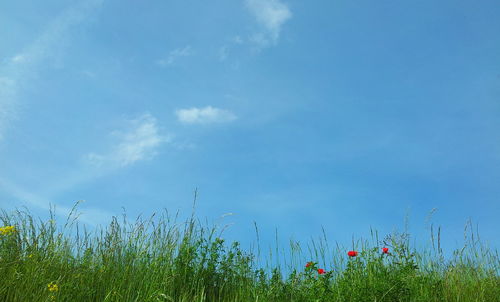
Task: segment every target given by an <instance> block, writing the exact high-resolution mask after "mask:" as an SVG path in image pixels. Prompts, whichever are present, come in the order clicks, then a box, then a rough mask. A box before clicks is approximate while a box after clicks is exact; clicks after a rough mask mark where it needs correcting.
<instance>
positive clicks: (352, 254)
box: [347, 251, 358, 257]
mask: <svg viewBox="0 0 500 302" xmlns="http://www.w3.org/2000/svg"><path fill="white" fill-rule="evenodd" d="M347 255H348V256H349V257H356V256H357V255H358V252H356V251H349V252H347Z"/></svg>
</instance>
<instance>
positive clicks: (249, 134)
mask: <svg viewBox="0 0 500 302" xmlns="http://www.w3.org/2000/svg"><path fill="white" fill-rule="evenodd" d="M499 14H500V6H498V3H497V2H496V1H494V0H491V1H487V0H482V1H455V0H453V1H451V0H450V1H431V0H424V1H418V3H416V2H410V1H377V2H376V3H375V2H373V1H347V0H343V1H296V0H290V1H285V0H237V1H229V0H217V1H191V0H183V1H180V0H173V1H147V2H145V1H115V0H110V1H106V0H86V1H85V0H84V1H53V0H47V1H43V2H40V1H23V0H19V1H3V2H1V3H0V36H1V37H2V39H1V42H0V206H1V207H2V208H3V209H8V210H11V209H14V208H15V207H20V206H23V205H24V206H27V207H28V208H29V209H30V210H32V212H33V213H35V214H36V215H41V216H42V215H46V213H47V209H48V208H49V203H52V204H55V205H56V207H57V209H58V214H60V215H61V216H60V217H65V215H66V214H67V211H68V209H69V208H71V206H72V205H73V204H74V203H75V202H76V201H77V200H85V202H84V203H83V204H81V206H80V210H81V212H83V214H82V216H81V219H82V221H83V222H84V223H87V224H89V225H98V224H106V223H108V222H109V220H110V218H111V216H113V215H120V214H121V213H122V207H124V208H125V209H126V212H127V215H128V216H129V217H137V215H139V214H141V213H142V214H143V215H145V216H148V215H150V214H151V213H153V212H161V211H162V209H164V208H166V209H168V210H169V212H172V213H175V212H176V211H177V210H179V211H180V212H181V214H185V215H186V216H187V215H189V213H190V210H191V206H192V200H193V191H194V189H195V188H198V200H197V205H196V216H197V217H198V218H200V219H202V220H204V219H205V218H207V219H208V220H209V221H218V222H220V223H222V224H231V226H230V227H229V228H227V229H226V230H225V235H226V236H225V237H226V238H228V239H230V240H238V241H240V242H242V243H243V246H248V245H249V244H250V243H251V242H253V241H254V240H255V230H254V226H253V222H254V221H255V222H256V223H257V225H258V227H259V232H260V236H261V240H262V241H261V244H262V245H265V244H270V245H272V244H274V243H275V230H276V229H277V230H278V235H279V238H281V239H282V240H283V242H284V243H285V244H286V243H287V242H288V241H287V240H288V239H289V238H294V240H298V241H300V242H301V243H304V245H305V244H306V243H307V242H308V241H309V240H310V239H311V237H313V238H317V237H320V236H322V231H321V228H322V227H324V229H325V232H326V234H327V235H328V241H329V242H331V243H333V242H338V243H339V244H342V245H344V246H346V247H349V246H351V244H352V243H351V241H352V237H353V236H354V238H360V237H364V238H369V234H370V227H373V228H374V229H377V230H378V231H379V234H380V237H383V236H384V235H387V234H389V233H390V232H392V231H393V230H395V229H397V230H403V229H404V218H405V215H406V214H408V215H409V230H410V233H411V235H412V236H413V237H412V239H415V240H416V241H417V242H420V243H422V244H424V245H426V244H427V243H428V242H429V240H430V235H429V225H430V224H431V223H434V225H435V226H436V227H437V226H438V225H441V227H442V234H441V235H442V244H443V247H444V249H445V252H446V253H449V252H451V250H452V249H455V248H460V247H462V243H463V230H464V225H465V223H466V222H467V220H468V219H471V220H472V222H473V224H474V226H476V224H477V225H478V226H479V234H480V235H481V239H482V241H484V242H489V245H490V247H493V248H498V246H499V244H500V241H499V239H498V238H500V236H499V235H500V232H499V231H498V230H499V229H500V225H499V223H498V214H499V213H500V206H499V205H500V200H499V196H500V186H499V185H498V184H499V183H500V134H499V133H500V51H499V49H500V36H499V35H498V32H499V31H500V19H499V18H498V15H499ZM434 208H436V209H437V210H436V211H435V213H434V214H433V215H432V219H427V218H428V216H429V212H430V211H431V210H432V209H434ZM225 213H233V215H230V216H226V217H224V218H223V219H221V218H220V217H221V216H222V215H223V214H225ZM281 239H280V240H281Z"/></svg>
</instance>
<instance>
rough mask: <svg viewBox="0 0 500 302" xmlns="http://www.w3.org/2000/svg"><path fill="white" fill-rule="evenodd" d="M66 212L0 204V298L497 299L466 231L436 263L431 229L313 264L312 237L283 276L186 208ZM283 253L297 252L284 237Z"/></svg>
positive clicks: (495, 275)
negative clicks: (103, 217) (87, 220)
mask: <svg viewBox="0 0 500 302" xmlns="http://www.w3.org/2000/svg"><path fill="white" fill-rule="evenodd" d="M75 207H76V205H75ZM74 213H75V212H72V213H71V214H70V215H69V217H68V218H67V219H66V221H65V222H64V224H61V225H60V226H59V225H58V223H57V222H56V221H55V215H54V214H52V212H51V219H49V220H48V221H41V220H37V219H35V218H34V217H33V216H32V215H31V214H30V213H29V212H28V211H19V210H17V211H16V212H13V213H6V212H5V211H3V212H2V215H1V216H0V226H1V227H2V228H1V229H0V276H1V278H0V301H5V302H31V301H32V302H38V301H84V302H88V301H127V302H128V301H176V302H177V301H185V302H194V301H199V302H202V301H254V302H258V301H262V302H264V301H286V302H289V301H353V302H354V301H359V302H368V301H374V302H375V301H377V302H383V301H384V302H392V301H421V302H431V301H436V302H445V301H449V302H452V301H453V302H459V301H463V302H472V301H484V302H498V301H500V276H499V271H500V260H499V257H498V252H496V251H495V253H493V252H491V251H489V250H488V249H485V248H484V247H483V246H482V245H480V243H479V242H478V241H477V240H476V239H477V236H476V239H474V235H473V234H472V238H471V242H470V243H468V244H466V246H464V248H462V249H461V250H457V251H454V253H453V255H454V258H453V260H451V261H447V262H446V263H445V261H444V260H443V258H442V255H441V253H442V251H441V249H440V247H439V232H438V234H437V235H438V236H437V238H434V235H432V243H433V249H432V251H433V252H432V251H431V252H428V251H420V252H418V251H415V250H412V249H411V248H410V246H409V241H408V234H405V233H403V234H399V235H398V234H391V235H388V236H386V237H385V238H384V240H381V241H379V240H378V234H377V233H373V232H372V237H375V236H376V241H375V242H374V243H375V244H372V245H370V244H369V243H367V242H363V243H362V244H361V245H360V246H359V247H358V248H359V249H358V248H355V249H354V250H352V251H351V250H344V249H342V248H339V247H338V245H337V247H336V249H335V250H332V251H331V252H332V254H333V255H335V257H334V259H332V263H333V264H334V265H333V266H332V267H333V268H337V269H332V268H331V267H322V266H320V265H319V264H318V263H324V262H321V259H322V258H324V257H325V250H324V248H323V247H322V245H313V246H314V250H313V253H312V255H315V257H317V258H310V259H307V261H304V262H303V263H302V264H300V265H299V266H297V267H293V266H290V267H288V273H287V274H286V275H285V274H283V271H282V270H281V269H280V267H279V266H278V267H266V268H262V267H259V266H257V263H256V257H255V254H254V253H253V251H245V250H243V249H242V248H241V246H240V244H239V243H238V242H232V243H226V242H225V240H224V239H222V238H219V237H218V236H216V227H215V226H214V227H211V228H209V227H208V226H205V227H204V226H202V225H201V224H200V223H199V222H197V221H196V220H195V219H194V217H193V216H191V219H189V220H187V221H186V222H185V223H182V224H177V223H176V221H175V220H174V221H172V220H171V218H170V217H169V216H168V213H167V214H166V215H165V214H162V215H160V217H151V218H150V219H148V220H146V221H143V220H140V219H138V220H136V221H135V222H134V223H133V224H132V223H127V221H126V218H125V216H124V218H123V221H122V222H119V221H118V219H117V218H114V219H113V220H112V222H111V223H110V225H109V226H107V227H106V229H104V230H102V229H101V230H100V231H98V232H97V231H96V232H94V233H90V232H88V231H87V230H86V229H83V230H82V227H81V226H80V225H79V222H78V215H75V214H74ZM176 217H177V216H176ZM155 219H156V220H155ZM255 227H256V231H257V232H258V230H257V226H255ZM257 234H258V233H257ZM374 234H376V235H374ZM436 239H437V240H436ZM435 241H437V242H436V245H434V242H435ZM291 252H292V254H293V255H292V258H294V259H302V258H304V257H305V256H304V255H303V254H302V248H301V247H300V246H299V245H298V244H294V243H293V242H292V243H291ZM259 253H260V250H259ZM309 257H311V256H309ZM304 259H305V258H304ZM341 267H342V268H343V269H338V268H341Z"/></svg>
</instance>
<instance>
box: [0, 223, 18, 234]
mask: <svg viewBox="0 0 500 302" xmlns="http://www.w3.org/2000/svg"><path fill="white" fill-rule="evenodd" d="M15 232H16V227H15V226H13V225H9V226H4V227H0V233H1V234H2V235H10V234H14V233H15Z"/></svg>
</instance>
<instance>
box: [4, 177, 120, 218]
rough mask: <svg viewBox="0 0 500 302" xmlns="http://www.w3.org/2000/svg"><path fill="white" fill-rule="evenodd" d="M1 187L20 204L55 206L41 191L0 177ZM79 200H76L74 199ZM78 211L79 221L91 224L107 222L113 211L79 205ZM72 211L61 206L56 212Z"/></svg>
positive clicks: (62, 215)
mask: <svg viewBox="0 0 500 302" xmlns="http://www.w3.org/2000/svg"><path fill="white" fill-rule="evenodd" d="M0 187H1V188H2V189H3V191H5V192H7V193H8V194H9V195H11V196H12V197H14V198H15V199H17V201H18V205H19V206H23V205H24V206H27V205H30V206H34V207H37V208H39V209H43V210H46V211H48V210H50V209H51V206H55V202H54V200H53V198H51V197H43V194H42V193H41V192H36V193H34V192H31V191H29V190H26V189H24V188H22V187H20V186H18V185H16V184H13V183H12V182H10V181H8V180H6V179H4V178H2V177H0ZM74 202H75V203H76V202H77V201H76V200H75V201H74ZM77 210H78V212H80V214H81V215H80V217H79V219H78V220H79V221H81V222H83V223H87V224H89V225H91V226H94V227H95V226H98V225H102V224H106V223H108V222H109V220H110V219H111V216H112V215H113V214H112V213H109V212H106V211H103V210H102V209H96V208H89V207H81V206H79V207H78V209H77ZM70 213H71V207H66V206H59V205H57V206H56V207H55V214H56V215H59V216H61V217H66V218H67V217H68V215H69V214H70Z"/></svg>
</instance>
